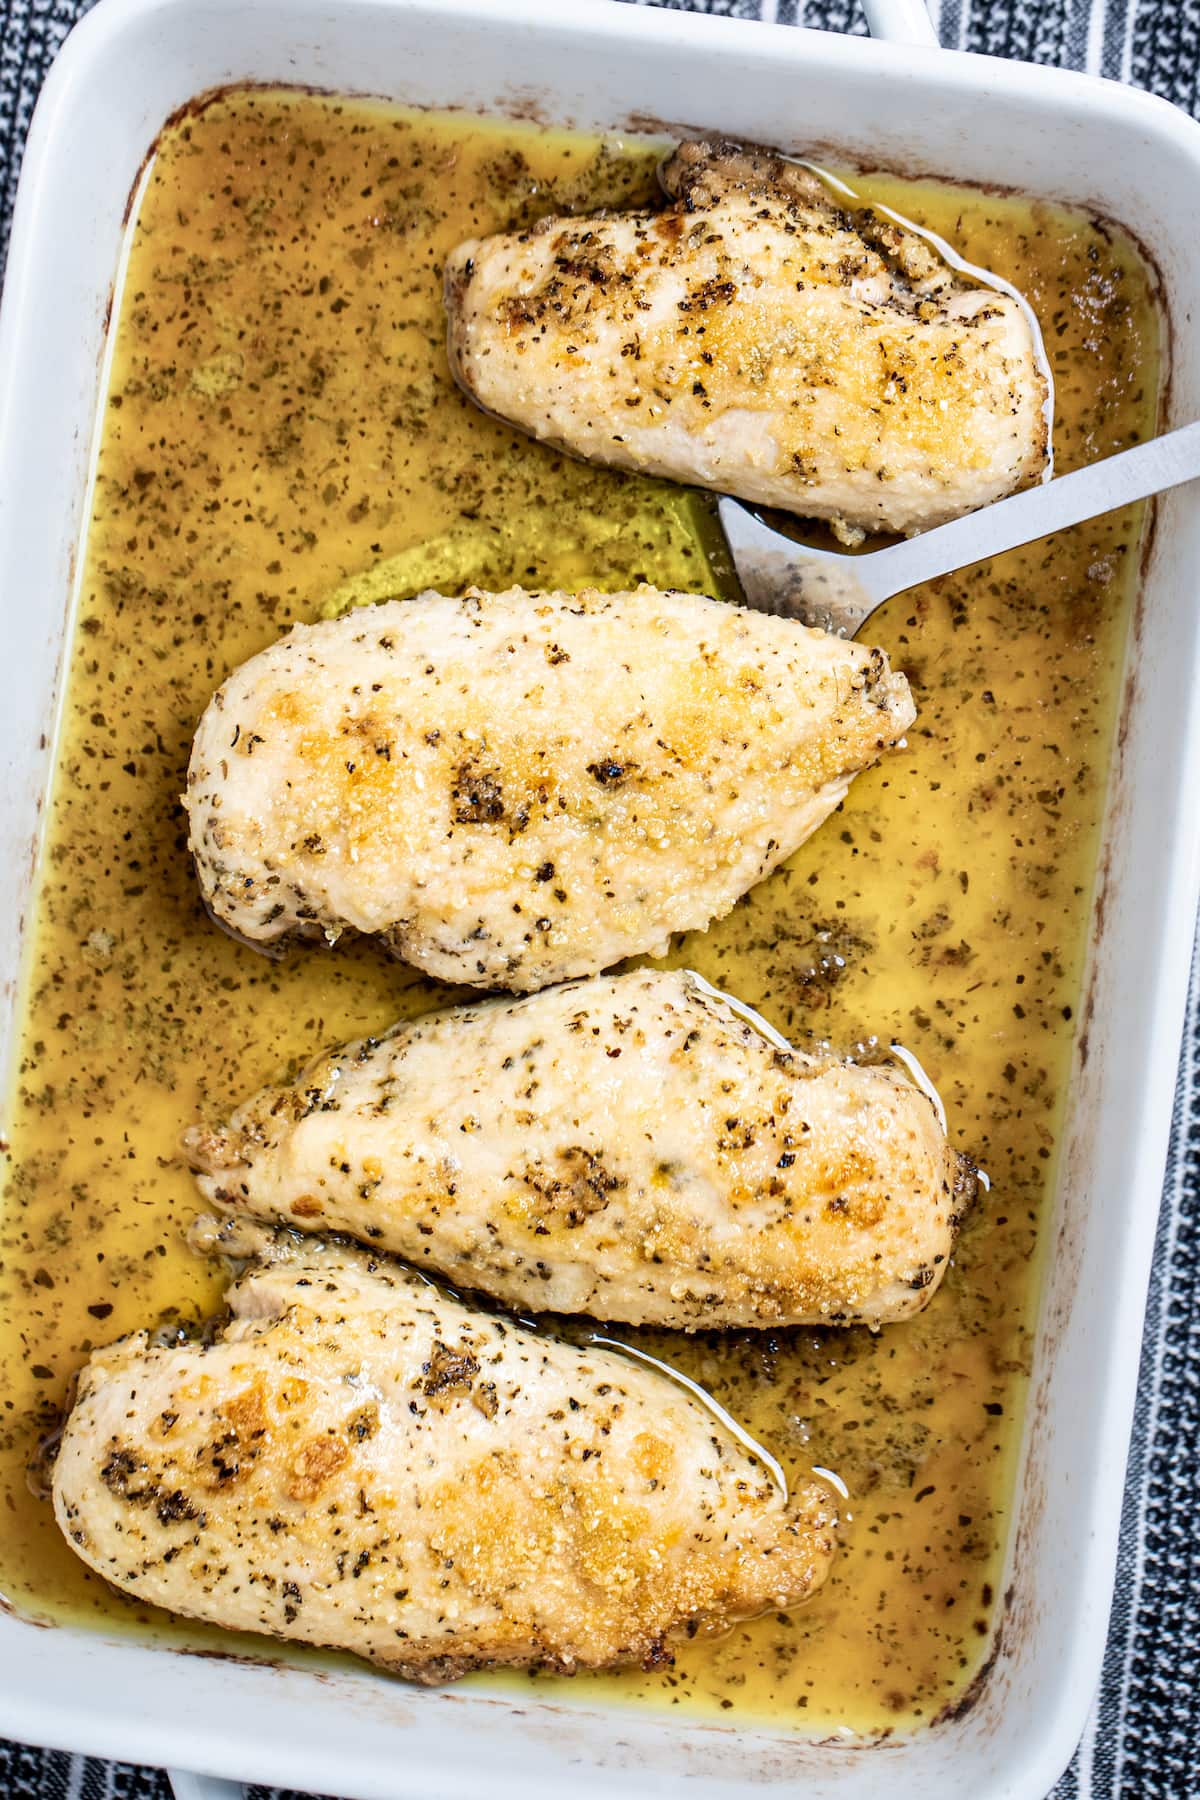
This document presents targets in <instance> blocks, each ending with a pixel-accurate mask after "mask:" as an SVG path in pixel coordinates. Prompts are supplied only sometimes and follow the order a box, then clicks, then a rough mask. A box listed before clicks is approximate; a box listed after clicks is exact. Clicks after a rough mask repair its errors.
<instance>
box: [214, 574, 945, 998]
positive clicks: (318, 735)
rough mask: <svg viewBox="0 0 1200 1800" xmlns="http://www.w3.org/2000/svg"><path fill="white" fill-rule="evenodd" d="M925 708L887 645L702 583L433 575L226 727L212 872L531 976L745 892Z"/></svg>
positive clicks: (336, 923)
mask: <svg viewBox="0 0 1200 1800" xmlns="http://www.w3.org/2000/svg"><path fill="white" fill-rule="evenodd" d="M913 717H914V708H913V704H912V699H911V697H910V694H909V691H908V684H907V683H906V681H905V680H904V677H903V676H902V675H895V674H893V673H892V672H891V671H890V669H889V668H888V664H887V659H886V657H885V656H884V655H883V653H882V651H879V650H871V649H867V648H864V647H863V646H862V645H859V644H853V643H846V642H844V641H843V640H842V639H840V638H836V637H830V636H826V635H824V634H823V633H821V632H818V631H810V630H809V629H808V628H807V627H805V626H802V625H797V624H795V623H793V622H791V621H789V620H784V619H777V618H771V617H767V616H765V615H763V614H761V613H754V612H749V611H746V610H744V609H741V608H738V607H733V606H726V605H722V604H721V603H720V602H718V601H715V600H707V599H705V598H704V597H703V596H701V595H697V594H680V593H661V592H659V591H658V590H657V589H655V588H649V587H647V588H640V589H638V590H637V592H635V593H627V594H597V593H585V594H578V595H576V594H529V593H526V592H524V591H523V590H522V589H520V588H514V589H512V590H511V591H510V592H508V593H506V594H485V593H480V592H477V591H474V590H473V591H471V592H470V593H468V594H467V595H466V597H465V598H463V599H446V598H444V597H443V596H442V595H440V594H426V595H422V596H420V597H418V598H417V599H416V600H406V601H390V602H387V603H385V604H383V605H380V606H373V607H368V608H364V609H362V610H360V611H357V612H353V613H349V614H347V615H346V616H345V617H343V618H340V619H335V620H332V621H328V622H326V623H323V624H319V625H309V626H297V627H296V629H295V630H293V631H292V632H290V633H289V634H288V636H287V637H285V638H283V639H281V641H280V642H279V643H277V644H274V645H272V646H271V648H270V649H268V650H265V651H263V652H262V653H261V654H260V655H259V656H255V657H253V658H251V660H250V661H249V662H247V663H245V664H244V665H243V666H242V667H241V668H240V669H237V670H236V671H235V672H234V673H233V674H232V675H231V676H230V677H229V680H228V681H227V682H226V683H225V685H224V687H223V688H221V690H220V692H219V693H218V694H217V695H216V696H215V698H214V699H213V701H212V702H211V704H210V705H209V707H208V710H207V711H206V713H205V714H204V717H203V719H202V720H201V721H200V727H199V730H198V731H197V733H196V740H195V744H194V747H193V750H192V758H191V765H190V767H189V770H188V785H187V793H186V796H185V805H186V807H187V811H188V815H189V819H190V825H191V837H190V842H191V848H192V851H193V854H194V856H195V859H196V868H197V872H198V874H199V878H200V883H201V888H202V890H203V893H204V896H205V899H206V901H207V903H208V905H209V907H210V909H211V911H212V912H213V913H214V914H215V916H216V917H217V918H218V919H219V920H221V921H222V922H223V923H224V924H226V925H228V926H230V927H231V928H233V929H234V930H235V931H237V932H239V933H240V934H241V935H242V936H243V937H245V938H247V939H249V940H250V941H251V942H253V943H256V944H260V945H273V944H278V943H279V942H280V941H281V940H282V939H285V938H287V937H289V936H290V935H292V934H294V933H297V932H304V933H309V934H312V933H316V934H318V935H319V934H321V933H323V934H324V935H325V936H326V937H327V938H329V939H331V940H332V939H334V938H336V937H337V936H338V934H339V933H340V932H341V931H342V930H343V929H345V928H346V927H353V928H354V929H355V930H357V931H361V932H372V933H378V934H380V935H382V936H383V937H384V938H386V939H387V941H388V942H389V943H390V944H391V945H392V947H393V948H394V949H395V951H396V952H397V953H398V954H399V955H401V956H403V957H405V958H406V959H407V960H408V961H410V962H413V963H416V964H417V965H418V966H419V967H420V968H422V969H425V970H427V971H428V972H429V973H430V974H431V975H437V976H441V977H442V978H443V979H445V980H447V981H461V982H468V983H471V984H473V985H476V986H483V987H489V986H490V987H496V986H499V987H507V988H517V989H529V988H537V987H544V986H546V985H547V984H548V983H549V982H553V981H561V980H563V979H565V978H567V977H570V976H574V975H586V974H592V973H594V972H595V971H596V970H598V969H602V968H605V967H606V966H607V965H609V964H610V963H614V962H617V961H619V960H620V959H621V958H622V957H625V956H631V955H634V954H636V953H637V952H639V951H660V950H662V949H664V948H665V946H666V943H667V941H668V937H669V934H670V933H671V932H673V931H684V930H688V929H690V928H693V927H696V926H704V925H707V924H708V923H709V921H710V920H711V919H713V918H716V917H719V916H720V915H721V914H722V913H724V912H727V911H728V910H729V908H730V907H731V906H732V905H733V903H734V901H735V900H737V898H738V897H739V895H741V894H743V893H745V891H746V889H747V888H749V887H752V886H753V884H754V883H755V882H756V881H758V880H760V879H761V878H762V876H764V875H766V874H768V873H769V872H770V870H772V869H773V868H775V867H776V865H777V864H779V863H781V862H782V861H783V860H784V858H785V857H787V856H789V855H790V854H791V853H792V851H793V850H795V849H796V848H797V846H798V845H800V844H802V843H803V842H804V840H805V838H806V837H808V836H809V834H810V833H811V832H813V831H814V830H815V829H816V827H817V826H818V825H819V824H820V823H821V821H822V819H824V818H825V816H826V815H827V814H828V813H829V812H831V811H832V810H833V808H834V807H835V806H836V805H837V804H838V802H839V801H840V800H841V798H842V796H843V795H844V794H845V792H846V789H847V787H848V786H849V784H850V781H851V779H852V778H853V776H854V775H855V774H857V773H858V771H859V770H860V769H863V768H865V767H866V765H867V764H868V763H871V762H873V761H874V760H875V759H876V758H877V757H878V756H879V755H880V754H881V753H882V752H883V751H884V750H886V749H888V748H889V747H890V746H892V745H894V744H895V743H897V741H898V740H899V739H900V738H901V737H902V735H903V733H904V731H905V730H906V729H907V727H908V726H909V725H910V724H911V722H912V719H913Z"/></svg>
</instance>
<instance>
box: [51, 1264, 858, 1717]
mask: <svg viewBox="0 0 1200 1800" xmlns="http://www.w3.org/2000/svg"><path fill="white" fill-rule="evenodd" d="M229 1300H230V1304H231V1306H232V1309H233V1317H232V1319H231V1321H230V1323H229V1324H228V1325H227V1326H226V1327H225V1329H224V1331H223V1332H222V1333H221V1335H220V1337H219V1338H218V1340H217V1341H216V1342H215V1343H213V1344H211V1345H203V1344H198V1343H194V1344H186V1345H184V1346H182V1347H178V1348H169V1349H166V1348H152V1347H151V1346H150V1344H149V1342H148V1340H147V1337H146V1334H145V1333H144V1332H138V1333H136V1334H135V1335H134V1336H132V1337H129V1338H125V1339H123V1340H122V1341H121V1342H119V1343H116V1344H114V1345H112V1346H111V1347H110V1348H108V1349H106V1350H101V1351H98V1352H97V1353H96V1354H95V1355H94V1356H93V1357H92V1359H91V1361H90V1362H89V1363H88V1364H87V1366H86V1368H85V1369H84V1371H83V1375H82V1378H81V1381H80V1385H79V1396H78V1399H77V1401H76V1403H75V1406H74V1408H73V1410H72V1412H71V1415H70V1417H69V1419H68V1420H67V1424H66V1429H65V1432H64V1434H63V1439H62V1445H61V1448H60V1450H59V1453H58V1458H57V1462H56V1465H55V1469H54V1480H53V1488H54V1505H55V1511H56V1514H57V1517H58V1521H59V1524H60V1525H61V1527H62V1529H63V1531H64V1532H65V1533H66V1536H67V1539H68V1541H69V1542H70V1543H71V1545H72V1546H73V1548H74V1549H75V1550H76V1551H77V1552H78V1554H79V1555H80V1556H81V1557H82V1558H83V1560H84V1561H85V1562H86V1563H87V1564H88V1565H89V1567H90V1568H92V1569H94V1570H96V1572H97V1573H98V1574H100V1575H103V1576H104V1577H105V1578H106V1579H107V1580H109V1581H111V1582H113V1583H114V1584H115V1585H116V1586H117V1587H119V1588H122V1589H124V1590H125V1591H126V1592H127V1593H130V1594H133V1595H135V1596H136V1597H137V1598H138V1599H139V1600H142V1601H152V1602H154V1603H155V1604H156V1605H158V1606H165V1607H167V1608H169V1609H170V1610H171V1611H173V1612H177V1613H183V1614H185V1615H186V1616H188V1617H190V1618H196V1619H204V1620H207V1621H210V1622H211V1623H214V1624H218V1625H223V1626H226V1627H229V1628H230V1629H233V1630H237V1631H259V1632H267V1633H270V1634H271V1635H273V1636H276V1637H283V1638H293V1639H296V1640H297V1641H299V1642H303V1643H308V1644H320V1645H325V1646H330V1647H334V1648H337V1649H341V1650H351V1651H354V1652H356V1653H357V1654H358V1655H360V1656H364V1657H367V1658H369V1659H370V1660H371V1661H372V1662H375V1663H379V1664H381V1665H382V1666H383V1667H384V1668H387V1669H391V1670H393V1671H395V1673H397V1674H399V1675H403V1676H406V1677H408V1678H409V1679H412V1680H416V1681H425V1682H435V1681H442V1680H447V1679H450V1678H452V1677H455V1676H458V1675H462V1674H464V1673H465V1672H466V1671H467V1670H469V1669H473V1668H479V1667H481V1666H486V1665H491V1664H505V1663H508V1664H546V1665H550V1666H552V1667H556V1668H559V1669H562V1670H565V1671H568V1672H570V1671H572V1670H575V1669H577V1668H603V1667H607V1666H609V1665H612V1664H618V1663H626V1662H644V1663H646V1664H647V1665H649V1666H653V1665H655V1664H657V1663H661V1662H664V1661H668V1662H669V1661H670V1652H669V1650H668V1649H667V1647H666V1646H667V1644H668V1642H669V1640H670V1639H671V1638H672V1636H674V1635H675V1634H677V1633H678V1632H680V1631H687V1633H688V1634H689V1635H691V1634H693V1633H694V1632H696V1631H710V1630H720V1629H722V1628H723V1627H724V1626H726V1625H727V1624H729V1623H730V1622H731V1621H732V1620H735V1619H740V1618H745V1617H747V1616H750V1615H753V1614H755V1613H757V1612H760V1611H762V1610H763V1609H765V1608H767V1607H790V1606H794V1605H796V1604H797V1602H799V1601H801V1600H803V1599H804V1598H805V1596H806V1595H807V1594H809V1593H810V1592H811V1591H812V1590H813V1589H814V1588H815V1587H816V1586H817V1585H818V1584H819V1582H820V1581H821V1580H822V1579H823V1577H824V1575H825V1573H826V1570H827V1568H828V1566H829V1561H830V1558H831V1556H832V1554H833V1549H834V1532H835V1526H836V1514H835V1509H834V1506H833V1505H832V1503H831V1496H830V1493H829V1491H828V1489H827V1488H826V1486H825V1485H824V1483H822V1482H819V1481H816V1480H812V1479H806V1480H803V1481H801V1482H800V1483H799V1485H798V1486H797V1488H796V1491H795V1492H794V1493H793V1495H792V1497H791V1498H790V1500H786V1501H785V1500H784V1499H783V1498H782V1497H781V1494H780V1492H779V1491H778V1488H777V1486H776V1485H775V1483H774V1482H773V1480H772V1479H771V1476H770V1475H769V1473H768V1470H767V1468H766V1466H765V1465H764V1463H763V1462H762V1461H760V1460H759V1458H758V1457H756V1456H755V1455H753V1454H752V1453H751V1452H750V1451H748V1450H747V1448H746V1447H745V1446H744V1444H743V1443H742V1442H741V1441H739V1439H738V1438H737V1437H735V1436H734V1434H733V1432H732V1431H731V1430H729V1429H727V1427H726V1425H725V1424H723V1423H722V1422H721V1420H720V1418H718V1417H717V1416H714V1414H713V1413H712V1412H711V1411H709V1410H708V1409H707V1408H706V1407H705V1406H704V1405H703V1404H702V1403H701V1402H700V1401H699V1400H697V1399H695V1398H693V1397H692V1395H691V1394H690V1393H688V1392H687V1391H685V1390H684V1389H683V1388H682V1387H680V1386H678V1385H676V1383H675V1382H674V1381H672V1380H671V1379H670V1378H669V1377H668V1376H666V1375H664V1374H661V1373H659V1372H658V1371H657V1370H655V1369H651V1368H646V1367H643V1366H641V1365H639V1364H637V1363H634V1362H632V1361H630V1360H627V1359H626V1358H625V1357H624V1356H622V1355H620V1354H618V1353H615V1352H611V1351H606V1350H602V1349H588V1348H577V1347H575V1346H573V1345H571V1344H566V1343H562V1342H558V1341H556V1340H555V1339H553V1338H550V1337H544V1336H541V1335H540V1334H537V1333H535V1332H533V1331H531V1330H524V1329H521V1328H518V1327H517V1326H516V1325H514V1324H512V1323H510V1322H509V1321H507V1320H502V1319H499V1318H491V1317H487V1316H485V1315H483V1314H480V1313H475V1312H471V1311H469V1310H468V1309H467V1308H465V1307H463V1306H460V1305H459V1304H457V1303H456V1302H455V1301H453V1300H450V1299H448V1298H447V1297H445V1296H443V1295H442V1294H440V1293H439V1292H437V1291H436V1290H434V1289H433V1288H432V1287H430V1286H428V1285H427V1284H426V1283H424V1282H422V1281H421V1280H420V1279H419V1278H417V1277H414V1276H412V1275H408V1274H406V1273H405V1272H404V1271H402V1270H401V1269H400V1268H399V1267H398V1266H397V1265H394V1264H390V1263H386V1262H378V1261H374V1260H372V1259H370V1258H369V1257H367V1256H366V1255H363V1254H359V1253H357V1252H356V1251H354V1250H352V1249H349V1248H344V1247H324V1246H321V1245H319V1244H316V1243H315V1242H314V1243H312V1244H311V1245H310V1247H308V1248H306V1249H303V1250H301V1251H298V1252H292V1253H291V1254H285V1255H284V1257H283V1260H281V1261H280V1262H279V1263H278V1264H277V1265H276V1266H274V1267H272V1266H265V1267H259V1268H257V1269H256V1270H254V1271H253V1272H252V1273H250V1274H249V1275H247V1276H246V1277H245V1278H244V1279H243V1280H241V1281H240V1282H239V1283H238V1284H237V1285H236V1286H235V1287H234V1288H233V1289H232V1290H231V1292H230V1295H229Z"/></svg>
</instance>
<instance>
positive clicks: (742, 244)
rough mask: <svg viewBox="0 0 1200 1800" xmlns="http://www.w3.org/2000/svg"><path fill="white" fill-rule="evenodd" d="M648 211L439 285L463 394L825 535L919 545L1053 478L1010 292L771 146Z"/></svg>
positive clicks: (507, 247)
mask: <svg viewBox="0 0 1200 1800" xmlns="http://www.w3.org/2000/svg"><path fill="white" fill-rule="evenodd" d="M664 182H665V185H666V186H667V188H668V190H669V191H670V192H671V193H672V194H673V195H674V196H675V204H674V205H673V206H670V207H668V208H667V210H666V211H663V212H656V213H619V214H602V215H599V216H597V217H593V218H547V219H543V220H541V221H540V222H539V223H538V224H536V225H534V226H532V227H531V228H530V229H529V230H526V231H521V232H516V233H511V234H503V235H499V236H495V237H487V238H476V239H472V240H471V241H470V242H468V243H464V244H462V245H460V246H459V248H458V249H457V250H456V251H455V252H454V254H453V255H452V256H451V258H450V261H449V263H448V264H447V268H446V308H447V313H448V320H449V337H448V343H449V357H450V365H451V368H452V369H453V371H454V373H455V375H456V376H457V378H458V380H459V381H460V382H461V384H462V385H463V387H464V388H465V389H466V390H467V392H468V393H469V394H471V396H472V397H473V398H474V399H475V400H476V401H478V403H479V404H480V405H481V406H483V407H485V408H486V409H487V410H488V411H489V412H493V413H496V414H498V415H499V416H500V417H501V418H503V419H507V420H509V421H510V422H511V423H512V424H514V425H517V426H519V427H520V428H521V429H522V430H523V431H528V432H530V433H532V435H533V436H534V437H538V438H542V439H544V440H546V441H547V442H548V443H552V444H556V445H559V446H561V447H562V448H563V449H565V450H568V451H570V452H571V453H572V454H574V455H576V456H581V457H586V458H588V459H589V460H590V461H593V462H601V463H610V464H614V465H616V466H617V467H620V468H625V469H637V470H640V471H643V472H645V473H650V474H655V475H666V476H669V477H671V478H673V479H675V480H678V481H688V482H694V483H696V484H698V485H699V486H701V487H708V488H715V489H716V490H717V491H718V492H721V493H729V494H737V495H740V496H741V497H742V498H743V499H746V500H754V501H759V502H761V503H763V504H766V505H768V506H777V507H782V508H785V509H786V510H788V511H789V512H794V513H800V514H803V515H805V516H807V517H810V518H821V519H830V520H833V521H834V522H835V525H836V526H837V527H839V528H841V529H843V530H844V529H845V528H846V527H852V528H854V529H855V530H867V531H874V530H897V531H905V532H914V531H923V530H925V529H926V528H928V527H929V526H931V525H938V524H941V523H942V522H943V521H944V520H946V519H950V518H954V517H956V516H957V515H958V514H960V513H964V512H969V511H971V510H972V509H973V508H974V507H978V506H984V505H986V504H988V502H990V501H992V500H997V499H999V498H1000V497H1001V496H1002V495H1004V494H1007V493H1010V492H1012V491H1013V489H1015V488H1018V487H1022V486H1025V485H1028V484H1029V483H1030V482H1032V481H1034V480H1036V479H1037V478H1038V476H1039V475H1040V474H1041V472H1042V470H1043V469H1044V467H1045V463H1046V447H1047V431H1046V419H1045V412H1044V407H1045V401H1046V380H1045V377H1044V375H1043V373H1042V369H1041V366H1040V364H1039V361H1038V355H1037V351H1036V348H1035V342H1034V335H1033V332H1032V330H1031V328H1030V324H1029V321H1028V319H1027V318H1026V315H1025V314H1024V312H1023V311H1022V309H1021V307H1020V306H1019V304H1018V303H1017V301H1016V300H1014V299H1013V298H1012V297H1011V296H1010V295H1008V294H1005V293H1003V292H1000V291H998V290H995V289H992V288H986V287H981V286H978V285H975V284H973V283H972V282H970V281H969V280H968V279H967V278H966V277H964V276H961V275H959V274H957V273H956V272H955V271H954V270H953V269H951V268H950V267H949V266H948V265H947V264H946V263H945V262H943V261H942V260H941V258H940V257H938V255H937V254H936V252H935V251H934V250H933V249H932V248H931V247H930V246H929V245H928V244H927V243H926V242H925V240H924V239H923V238H921V237H919V236H917V235H916V234H914V233H912V232H910V231H906V230H904V229H903V228H902V227H900V226H899V225H896V224H893V223H892V222H891V221H889V220H888V219H886V218H885V217H884V216H882V215H881V214H879V213H876V212H873V211H871V209H869V208H861V209H856V210H854V211H850V212H847V211H845V210H844V209H843V208H842V207H841V206H839V205H838V204H837V202H836V201H835V200H834V199H833V198H831V196H830V194H829V192H828V191H827V190H826V189H825V188H824V187H823V186H822V185H821V183H820V182H819V181H818V180H817V179H816V178H815V177H814V176H812V175H810V174H809V173H808V172H807V171H805V170H804V169H802V168H799V167H797V166H796V165H794V164H789V163H786V162H784V161H782V160H781V159H780V158H778V157H775V156H772V155H770V154H769V153H766V152H749V153H748V152H746V151H743V150H741V149H739V148H738V147H737V146H733V145H729V144H718V145H716V146H715V147H714V146H711V145H709V144H706V143H689V144H684V145H683V146H682V147H681V148H680V149H679V150H678V151H677V152H676V154H675V155H674V156H673V157H672V158H671V160H670V162H669V163H668V164H667V166H666V169H665V171H664Z"/></svg>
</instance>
